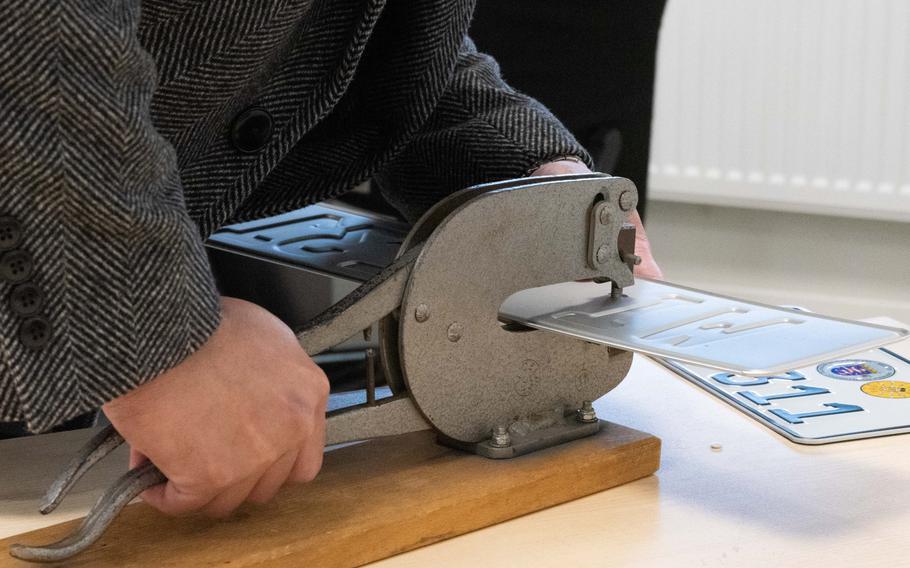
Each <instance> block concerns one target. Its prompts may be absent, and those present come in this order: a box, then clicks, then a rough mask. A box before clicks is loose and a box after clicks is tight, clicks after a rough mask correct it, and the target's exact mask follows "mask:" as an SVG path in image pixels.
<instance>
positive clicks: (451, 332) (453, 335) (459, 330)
mask: <svg viewBox="0 0 910 568" xmlns="http://www.w3.org/2000/svg"><path fill="white" fill-rule="evenodd" d="M463 333H464V326H463V325H461V324H460V323H458V322H457V321H456V322H453V323H452V324H451V325H449V328H448V329H447V330H446V337H448V338H449V341H451V342H452V343H455V342H456V341H458V340H459V339H461V336H462V334H463Z"/></svg>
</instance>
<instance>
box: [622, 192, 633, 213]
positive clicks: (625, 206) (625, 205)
mask: <svg viewBox="0 0 910 568" xmlns="http://www.w3.org/2000/svg"><path fill="white" fill-rule="evenodd" d="M634 202H635V198H634V197H633V196H632V192H631V191H628V190H627V191H624V192H622V193H620V194H619V208H620V209H622V210H623V211H629V210H631V209H632V206H633V205H634Z"/></svg>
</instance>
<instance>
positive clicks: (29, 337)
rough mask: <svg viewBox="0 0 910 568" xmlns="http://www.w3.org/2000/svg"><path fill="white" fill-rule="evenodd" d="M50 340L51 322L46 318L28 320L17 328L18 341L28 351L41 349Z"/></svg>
mask: <svg viewBox="0 0 910 568" xmlns="http://www.w3.org/2000/svg"><path fill="white" fill-rule="evenodd" d="M50 340H51V322H49V321H47V318H43V317H33V318H28V319H27V320H25V321H24V322H22V325H21V326H19V341H21V342H22V345H25V346H26V347H28V348H29V349H41V348H42V347H44V346H45V345H47V344H48V342H50Z"/></svg>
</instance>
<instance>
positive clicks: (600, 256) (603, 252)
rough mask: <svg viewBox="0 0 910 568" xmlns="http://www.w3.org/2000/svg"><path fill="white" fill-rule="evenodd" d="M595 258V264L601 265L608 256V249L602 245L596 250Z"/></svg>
mask: <svg viewBox="0 0 910 568" xmlns="http://www.w3.org/2000/svg"><path fill="white" fill-rule="evenodd" d="M595 256H596V257H597V264H603V263H605V262H607V258H609V256H610V249H608V248H607V245H603V246H601V247H600V248H599V249H597V254H596V255H595Z"/></svg>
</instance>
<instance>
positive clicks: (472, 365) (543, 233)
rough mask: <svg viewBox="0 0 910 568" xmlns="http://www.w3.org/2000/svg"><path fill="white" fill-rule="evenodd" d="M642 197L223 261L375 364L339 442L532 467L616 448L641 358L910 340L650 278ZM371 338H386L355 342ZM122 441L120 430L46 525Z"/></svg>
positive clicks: (274, 306) (482, 216)
mask: <svg viewBox="0 0 910 568" xmlns="http://www.w3.org/2000/svg"><path fill="white" fill-rule="evenodd" d="M636 202H637V192H636V189H635V187H634V186H633V184H632V183H631V182H630V181H628V180H625V179H622V178H615V177H610V176H607V175H603V174H586V175H575V176H557V177H549V178H529V179H518V180H511V181H506V182H501V183H493V184H486V185H480V186H475V187H471V188H468V189H465V190H463V191H461V192H458V193H455V194H453V195H451V196H449V197H447V198H446V199H444V200H443V201H441V202H439V203H438V204H437V205H436V206H434V207H433V208H432V209H430V210H429V211H428V212H427V213H426V214H425V215H424V216H423V217H422V218H421V219H420V220H419V221H418V222H417V223H416V225H414V227H412V228H410V229H408V228H407V227H405V226H404V225H402V224H401V223H398V222H396V221H394V220H391V219H387V218H384V217H381V216H376V215H372V214H370V213H367V212H364V211H358V210H354V209H351V208H350V207H348V206H344V205H339V204H335V203H326V204H320V205H315V206H311V207H307V208H305V209H302V210H299V211H295V212H292V213H287V214H284V215H280V216H277V217H273V218H269V219H264V220H259V221H253V222H249V223H242V224H239V225H233V226H230V227H227V228H225V229H224V230H222V231H220V232H219V233H217V234H216V235H214V236H213V237H212V239H211V241H210V243H209V247H210V249H211V258H212V264H213V267H214V268H215V271H216V274H217V277H218V279H219V283H220V285H221V286H222V290H223V291H224V293H225V294H227V295H236V296H240V297H245V298H247V299H251V300H252V301H255V302H257V303H260V304H261V305H263V306H265V307H267V308H269V309H271V310H272V311H273V312H274V313H276V315H278V316H279V317H282V319H284V320H285V321H286V322H287V323H289V325H291V327H292V328H293V329H294V330H295V332H296V333H297V336H298V338H299V341H300V345H301V346H302V347H303V348H304V349H305V350H306V352H307V353H309V354H310V355H313V356H317V357H327V355H325V353H327V352H329V350H330V349H331V348H333V347H335V346H338V345H341V344H346V345H354V348H353V351H356V352H358V353H359V352H365V353H366V355H365V360H366V362H367V365H366V367H365V375H366V381H365V388H364V389H363V390H364V391H365V392H364V396H363V397H362V399H361V400H362V402H360V403H358V404H353V405H348V406H344V407H342V408H336V409H334V410H331V411H330V412H329V414H328V418H327V420H328V423H327V434H326V438H327V439H326V443H327V444H328V445H332V444H339V443H342V442H349V441H355V440H365V439H370V438H376V437H382V436H392V435H397V434H403V433H407V432H413V431H417V430H426V429H433V430H435V432H436V433H437V437H438V441H439V443H441V444H446V445H450V446H453V447H455V448H458V449H460V450H464V451H466V452H474V453H476V454H479V455H481V456H485V457H487V458H491V459H506V458H514V457H516V456H520V455H522V454H527V453H530V452H534V451H536V450H540V449H542V448H548V447H552V446H555V445H558V444H570V443H572V442H573V440H578V439H580V438H583V437H586V436H590V435H593V434H596V433H597V432H598V431H599V430H600V429H601V427H602V422H601V421H600V420H599V419H598V417H597V416H596V415H595V413H594V411H593V408H592V406H591V401H594V400H596V399H598V398H600V397H601V396H603V395H604V394H606V393H608V392H609V391H610V390H611V389H613V388H614V387H615V386H616V385H617V384H619V383H620V381H622V379H623V378H624V377H625V375H626V373H627V372H628V370H629V367H630V365H631V363H632V352H634V351H637V352H640V353H645V354H648V355H652V356H658V357H663V358H671V359H674V360H678V361H684V362H688V363H692V364H698V365H704V366H708V367H711V368H715V369H720V370H724V371H729V372H731V373H736V374H739V375H745V376H763V375H769V374H775V373H784V372H786V371H788V370H790V369H793V368H797V367H800V366H804V365H808V364H814V363H817V362H821V361H824V360H828V359H831V358H832V357H837V356H840V355H844V354H848V353H853V352H857V351H861V350H864V349H869V348H872V347H876V346H880V345H883V344H886V343H889V342H893V341H898V340H900V339H902V338H904V337H906V336H907V334H908V332H907V331H906V330H901V329H896V328H889V327H885V326H878V325H871V324H862V323H856V322H850V321H845V320H839V319H836V318H830V317H825V316H820V315H815V314H810V313H804V312H798V311H794V310H791V309H786V308H777V307H772V306H764V305H759V304H754V303H749V302H745V301H742V300H736V299H733V298H727V297H722V296H717V295H714V294H710V293H707V292H703V291H699V290H693V289H690V288H684V287H680V286H674V285H671V284H665V283H659V282H654V281H650V280H646V279H638V280H637V281H636V280H635V279H634V278H633V274H632V270H633V267H634V266H635V265H636V263H637V262H639V261H640V259H638V257H636V255H635V251H634V244H635V230H634V228H633V227H632V226H631V225H628V224H626V222H625V221H626V219H627V216H628V213H629V212H630V211H632V210H633V209H634V208H635V205H636ZM336 300H337V301H336ZM321 308H324V309H322V310H321V311H320V313H316V311H317V310H319V309H321ZM373 329H375V331H374V332H373V333H372V334H371V333H368V332H366V333H365V330H373ZM361 333H363V334H364V336H366V337H368V338H370V336H371V335H372V336H374V337H375V343H363V342H362V341H361V342H360V343H355V344H351V343H350V340H351V338H357V337H359V336H360V334H361ZM370 341H373V340H372V339H370ZM345 342H348V343H345ZM377 351H378V356H377V355H376V353H377ZM319 354H323V355H319ZM376 359H378V361H375V364H378V365H380V366H381V369H380V372H378V373H377V372H374V371H375V369H374V360H376ZM317 360H318V359H317ZM377 374H380V375H381V376H382V377H383V378H384V381H385V383H386V384H387V386H388V388H387V389H385V388H382V389H381V388H379V387H377V380H376V376H377ZM383 394H386V395H387V396H381V395H383ZM122 442H123V439H122V438H121V437H120V436H119V434H117V432H116V431H114V430H113V429H112V428H108V429H106V430H103V431H101V432H100V433H99V434H98V435H97V436H96V437H95V438H94V439H92V441H91V442H90V443H89V445H88V446H87V447H86V448H84V449H83V450H82V452H81V453H80V454H79V455H78V456H76V457H75V458H74V460H73V461H72V462H71V463H70V465H69V466H68V467H67V469H66V470H65V471H64V473H63V474H62V475H61V476H60V477H59V478H58V480H57V481H56V482H55V483H54V484H53V485H52V487H51V488H50V491H49V492H48V495H47V498H46V502H45V504H44V505H43V506H42V508H41V510H42V512H50V511H51V510H53V509H54V508H55V507H56V505H57V504H58V503H59V502H60V500H61V499H62V498H63V497H64V496H65V494H66V493H67V491H68V490H69V489H70V488H71V487H72V485H73V484H74V483H75V482H76V481H77V480H78V479H79V477H80V476H81V475H82V474H83V473H85V471H87V470H88V469H89V468H90V467H91V466H92V465H93V464H94V463H96V462H97V461H98V460H100V459H102V458H103V457H104V456H105V455H106V454H108V453H109V452H110V451H112V450H113V449H114V448H116V447H117V446H118V445H119V444H120V443H122ZM163 481H165V476H164V474H162V473H161V472H160V471H159V470H158V469H157V468H156V467H155V466H154V465H153V464H147V465H146V466H144V467H140V468H138V469H135V470H132V471H130V472H128V473H126V474H125V475H124V476H123V477H122V478H121V479H120V480H119V481H118V482H116V483H115V484H114V485H113V486H112V487H111V488H110V489H109V490H108V492H107V493H106V494H105V495H103V496H102V497H101V499H100V500H99V501H98V503H97V504H96V505H95V507H94V508H93V509H92V510H91V512H90V513H89V514H88V516H87V517H86V518H85V519H84V521H83V523H82V525H81V526H80V528H79V529H78V530H77V531H76V532H74V533H73V534H71V535H69V536H68V537H66V538H64V539H63V540H61V541H59V542H56V543H54V544H50V545H46V546H27V545H14V546H13V547H12V548H11V549H10V553H11V554H12V555H13V556H16V557H17V558H20V559H24V560H30V561H59V560H63V559H65V558H68V557H71V556H73V555H75V554H78V553H79V552H80V551H82V550H84V549H86V548H87V547H88V546H90V545H91V544H92V543H93V542H94V541H96V540H97V539H98V538H99V537H100V535H101V534H102V533H103V531H104V530H105V529H106V528H107V526H108V525H109V524H110V523H111V522H112V521H113V520H114V518H115V517H116V516H117V514H118V513H119V511H120V510H121V509H122V508H123V507H124V506H125V505H126V504H128V503H129V502H130V501H131V500H132V499H133V498H134V497H136V496H137V495H139V494H140V493H141V492H142V491H143V490H145V489H146V488H148V487H150V486H151V485H154V484H157V483H161V482H163Z"/></svg>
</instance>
